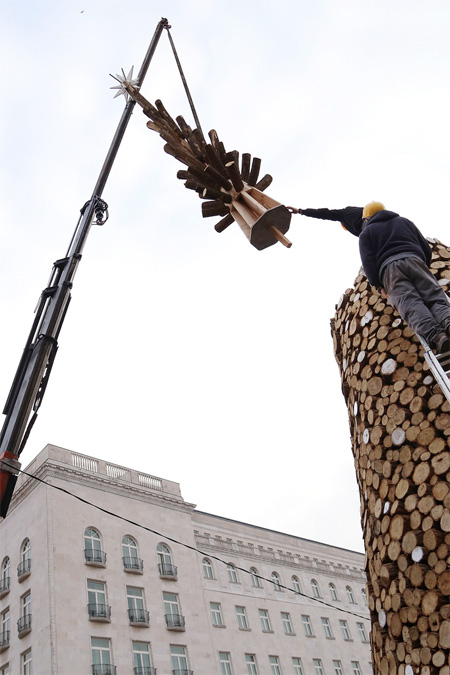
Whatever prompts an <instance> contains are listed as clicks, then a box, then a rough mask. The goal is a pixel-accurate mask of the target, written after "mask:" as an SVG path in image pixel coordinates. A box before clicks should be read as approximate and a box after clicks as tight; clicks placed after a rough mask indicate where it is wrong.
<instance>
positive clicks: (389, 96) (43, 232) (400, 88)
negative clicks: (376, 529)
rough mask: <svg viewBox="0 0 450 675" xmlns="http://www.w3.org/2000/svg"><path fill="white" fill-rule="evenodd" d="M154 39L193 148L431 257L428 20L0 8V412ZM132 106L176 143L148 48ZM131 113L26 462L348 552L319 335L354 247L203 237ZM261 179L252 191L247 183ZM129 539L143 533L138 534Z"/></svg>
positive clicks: (193, 199) (347, 8) (436, 113)
mask: <svg viewBox="0 0 450 675" xmlns="http://www.w3.org/2000/svg"><path fill="white" fill-rule="evenodd" d="M161 16H165V17H167V18H168V19H169V21H170V23H171V25H172V36H173V39H174V41H175V44H176V47H177V49H178V52H179V56H180V60H181V62H182V65H183V68H184V70H185V74H186V77H187V79H188V82H189V85H190V88H191V92H192V95H193V98H194V101H195V103H196V106H197V111H198V114H199V117H200V120H201V123H202V126H203V129H204V131H205V132H206V131H208V130H209V129H211V128H215V129H216V130H217V132H218V134H219V137H220V138H221V140H223V142H224V143H225V146H226V148H227V150H232V149H237V150H239V152H241V153H242V152H250V153H251V154H252V155H253V156H254V155H256V156H258V157H261V159H262V174H263V173H266V172H268V173H271V174H272V175H273V177H274V181H273V184H272V185H271V186H270V188H269V189H268V191H267V194H269V195H270V196H271V197H273V198H274V199H277V200H278V201H280V202H283V203H285V204H290V205H295V206H299V207H303V208H306V207H322V206H327V207H329V208H339V207H342V206H347V205H349V204H350V205H361V206H362V205H364V204H365V203H366V202H368V201H371V200H372V199H376V200H381V201H383V202H384V203H385V204H386V206H387V208H390V209H392V210H394V211H397V212H400V213H402V215H404V216H406V217H409V218H410V219H411V220H413V221H414V222H415V223H416V224H417V225H418V226H419V227H420V228H421V230H422V232H423V233H424V234H425V235H426V236H434V237H437V238H439V239H441V240H442V241H444V242H448V241H449V237H448V236H447V230H448V224H449V215H448V199H447V191H448V187H447V186H448V183H449V179H450V175H449V174H450V169H449V163H448V156H449V154H450V153H449V140H450V139H449V132H448V119H449V113H450V90H449V86H448V83H449V70H450V42H449V40H448V26H449V19H450V5H449V3H448V1H447V0H429V1H428V2H426V3H424V2H423V0H395V2H392V0H373V1H369V0H315V1H314V2H310V0H296V2H292V0H290V1H288V0H279V1H278V2H276V3H268V2H263V3H261V2H258V3H256V2H246V3H244V2H242V0H228V2H226V3H224V2H219V1H218V0H209V1H208V0H194V1H193V2H190V3H185V2H180V1H179V2H175V1H172V2H161V1H156V0H128V1H127V2H126V3H125V2H118V1H116V0H104V1H100V0H64V2H59V1H56V0H46V1H45V0H35V1H34V2H28V3H23V2H17V1H16V0H0V59H1V62H2V64H3V68H2V70H3V85H2V94H1V97H2V105H1V107H0V116H1V119H0V148H1V150H0V237H1V242H2V246H1V253H0V256H1V258H0V306H1V311H2V332H1V345H2V350H1V354H2V356H1V358H0V401H1V403H2V404H3V402H4V401H5V400H6V397H7V394H8V391H9V387H10V385H11V382H12V379H13V376H14V373H15V370H16V367H17V365H18V362H19V359H20V355H21V352H22V349H23V347H24V345H25V341H26V338H27V335H28V332H29V330H30V328H31V323H32V320H33V310H34V307H35V304H36V301H37V299H38V297H39V294H40V292H41V290H42V289H43V288H44V287H45V286H46V283H47V279H48V277H49V275H50V272H51V268H52V263H53V261H54V260H56V259H58V258H61V257H63V256H64V255H65V252H66V250H67V247H68V244H69V241H70V238H71V236H72V232H73V230H74V228H75V224H76V221H77V219H78V214H79V210H80V208H81V207H82V205H83V204H84V202H85V201H86V200H88V199H89V198H90V196H91V193H92V190H93V187H94V185H95V182H96V180H97V177H98V174H99V172H100V169H101V166H102V164H103V160H104V158H105V155H106V152H107V150H108V148H109V145H110V142H111V140H112V137H113V134H114V131H115V129H116V126H117V123H118V121H119V118H120V116H121V113H122V110H123V105H124V103H123V99H122V98H119V99H115V100H114V99H113V94H114V92H111V91H110V89H109V88H110V87H111V86H113V85H114V84H115V83H114V82H113V81H112V80H111V78H110V77H109V73H117V72H120V69H121V68H124V70H125V71H126V72H128V69H129V68H130V66H131V65H133V64H134V66H135V72H136V71H137V70H138V69H139V67H140V64H141V62H142V59H143V57H144V55H145V52H146V50H147V47H148V44H149V42H150V39H151V37H152V35H153V33H154V30H155V28H156V25H157V23H158V21H159V20H160V18H161ZM142 91H143V94H144V95H145V96H146V97H147V98H148V99H150V100H152V101H154V100H155V99H157V98H161V99H162V101H163V102H164V104H165V105H166V107H167V108H168V110H169V112H170V113H171V114H172V115H173V116H176V115H179V114H183V115H184V116H185V117H186V119H188V120H189V121H191V115H190V111H189V106H188V103H187V101H186V98H185V94H184V90H183V88H182V84H181V81H180V79H179V76H178V73H177V71H176V66H175V62H174V59H173V56H172V53H171V51H170V46H169V42H168V39H167V36H166V35H165V34H163V35H162V38H161V41H160V44H159V46H158V49H157V52H156V54H155V57H154V59H153V62H152V64H151V66H150V69H149V72H148V75H147V79H146V82H145V84H144V87H143V90H142ZM179 168H182V166H181V165H180V164H179V163H178V162H176V161H175V160H174V159H173V158H171V157H169V156H168V155H166V154H165V153H164V151H163V142H162V140H161V139H160V138H159V137H158V136H157V135H156V134H154V133H153V132H150V131H149V130H148V129H147V128H146V126H145V118H144V117H143V116H142V114H141V112H140V111H139V110H138V109H136V112H135V114H134V115H133V118H132V120H131V122H130V125H129V128H128V131H127V133H126V135H125V139H124V141H123V144H122V147H121V150H120V152H119V156H118V159H117V161H116V164H115V166H114V168H113V171H112V174H111V177H110V180H109V182H108V184H107V186H106V189H105V191H104V193H103V197H104V199H105V200H106V201H107V202H108V204H109V208H110V220H109V221H108V223H107V224H106V226H105V227H103V228H93V230H92V231H91V234H90V237H89V239H88V242H87V245H86V248H85V251H84V255H83V260H82V262H81V265H80V268H79V271H78V274H77V277H76V279H75V284H74V289H73V299H72V303H71V305H70V308H69V312H68V315H67V318H66V321H65V324H64V327H63V329H62V332H61V335H60V348H59V352H58V355H57V358H56V362H55V366H54V369H53V373H52V376H51V379H50V383H49V387H48V390H47V393H46V396H45V400H44V403H43V405H42V407H41V410H40V414H39V418H38V421H37V423H36V425H35V427H34V429H33V432H32V434H31V437H30V440H29V442H28V445H27V448H26V450H25V452H24V453H23V454H22V461H23V463H24V464H27V463H28V462H29V461H31V459H32V458H33V457H34V456H35V455H36V454H37V453H38V452H39V451H40V450H41V449H42V448H43V447H44V446H45V445H46V444H47V443H53V444H56V445H61V446H63V447H66V448H69V449H71V450H74V451H77V452H80V453H85V454H89V455H93V456H95V457H100V458H102V459H105V460H108V461H111V462H113V463H117V464H122V465H125V466H130V467H133V468H136V469H139V470H142V471H144V472H147V473H151V474H153V475H156V476H161V477H164V478H168V479H170V480H175V481H178V482H180V483H181V489H182V494H183V496H184V498H185V499H186V500H188V501H192V502H194V503H196V504H197V507H198V508H199V509H200V510H203V511H208V512H211V513H216V514H219V515H222V516H227V517H230V518H234V519H237V520H243V521H246V522H250V523H254V524H257V525H261V526H264V527H268V528H273V529H277V530H281V531H284V532H288V533H291V534H295V535H298V536H302V537H307V538H310V539H316V540H319V541H324V542H327V543H330V544H335V545H338V546H343V547H347V548H352V549H355V550H362V540H361V530H360V524H359V498H358V494H357V487H356V480H355V473H354V468H353V459H352V454H351V446H350V439H349V431H348V422H347V412H346V408H345V405H344V399H343V397H342V394H341V391H340V380H339V373H338V368H337V365H336V362H335V360H334V356H333V346H332V340H331V337H330V328H329V321H330V318H331V317H332V316H333V315H334V311H335V304H336V302H337V301H338V300H339V297H340V295H341V294H342V292H343V291H344V290H345V289H346V288H348V287H349V286H351V285H352V284H353V280H354V278H355V277H356V275H357V273H358V270H359V265H360V263H359V256H358V242H357V239H356V238H354V237H352V236H351V235H349V234H347V233H345V232H344V231H343V230H342V228H340V226H339V225H338V224H334V223H327V222H322V221H317V220H312V219H307V218H304V217H301V216H294V217H293V219H292V227H291V230H290V233H289V235H288V236H289V237H290V238H291V239H292V241H293V243H294V245H293V246H292V248H291V249H290V250H287V249H285V248H284V247H282V246H281V245H277V246H275V247H272V248H269V249H267V250H265V251H262V252H258V251H257V250H256V249H254V248H253V247H251V246H250V244H249V243H248V242H247V240H246V239H245V237H244V235H243V234H242V233H241V231H240V230H239V228H238V227H237V225H232V226H231V227H230V228H228V230H226V231H225V232H224V233H223V234H221V235H219V234H217V233H216V232H215V231H214V227H213V226H214V224H215V222H217V220H218V219H217V218H210V219H203V218H202V217H201V201H200V200H199V199H198V198H197V196H196V195H195V193H193V192H191V191H188V190H186V189H185V188H184V187H183V184H182V182H181V181H179V180H177V178H176V173H177V171H178V169H179ZM262 174H261V175H262ZM137 517H138V514H137Z"/></svg>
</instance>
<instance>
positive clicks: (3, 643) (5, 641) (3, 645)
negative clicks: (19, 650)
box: [0, 630, 9, 652]
mask: <svg viewBox="0 0 450 675" xmlns="http://www.w3.org/2000/svg"><path fill="white" fill-rule="evenodd" d="M8 647H9V630H4V631H3V633H0V652H4V651H5V649H8Z"/></svg>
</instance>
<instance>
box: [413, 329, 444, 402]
mask: <svg viewBox="0 0 450 675" xmlns="http://www.w3.org/2000/svg"><path fill="white" fill-rule="evenodd" d="M418 338H419V340H420V342H421V343H422V347H423V348H424V350H425V353H424V356H425V361H426V362H427V363H428V365H429V366H430V370H431V372H432V374H433V376H434V379H435V380H436V382H437V383H438V385H439V387H440V388H441V390H442V393H443V394H444V396H445V398H446V399H447V401H448V402H449V403H450V379H449V377H450V352H446V353H445V354H437V355H436V354H434V353H433V352H432V351H431V347H430V345H429V344H428V342H427V341H426V340H424V338H423V337H421V336H420V335H418Z"/></svg>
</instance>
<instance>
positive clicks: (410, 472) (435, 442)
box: [331, 241, 450, 675]
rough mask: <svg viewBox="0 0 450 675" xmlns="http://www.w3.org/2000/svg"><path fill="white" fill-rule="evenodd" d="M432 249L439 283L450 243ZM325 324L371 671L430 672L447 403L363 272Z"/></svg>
mask: <svg viewBox="0 0 450 675" xmlns="http://www.w3.org/2000/svg"><path fill="white" fill-rule="evenodd" d="M432 251H433V260H432V263H431V270H432V272H433V273H434V274H435V276H436V278H437V279H438V281H439V283H440V284H441V285H442V286H443V288H444V290H446V289H447V280H450V249H449V248H447V247H446V246H444V245H443V244H441V243H440V242H438V241H433V242H432ZM331 327H332V335H333V343H334V351H335V356H336V360H337V362H338V365H339V369H340V374H341V380H342V391H343V394H344V397H345V400H346V403H347V408H348V416H349V423H350V432H351V439H352V450H353V454H354V458H355V467H356V474H357V481H358V485H359V490H360V497H361V521H362V528H363V534H364V541H365V549H366V572H367V576H368V591H369V608H370V611H371V619H372V634H371V642H372V651H373V659H374V664H375V668H376V671H375V672H381V673H391V672H392V673H394V672H395V673H401V674H402V675H403V674H405V675H406V673H411V675H412V673H415V672H421V670H420V669H421V668H423V667H429V668H430V670H429V671H428V672H434V671H435V669H436V668H440V667H442V666H443V665H445V664H448V663H449V656H450V637H449V636H450V605H449V604H448V594H449V592H450V572H449V571H448V569H447V567H448V565H447V560H448V557H449V554H450V486H449V482H450V454H449V452H448V450H449V437H450V404H449V403H448V401H447V400H446V398H445V396H444V395H443V393H442V391H441V389H440V388H439V385H438V384H437V383H436V381H435V379H434V377H433V376H432V375H431V373H430V369H429V366H428V364H427V363H426V361H425V359H424V350H423V347H422V345H421V343H420V341H419V339H418V338H417V337H416V335H415V334H414V333H413V331H412V330H411V329H410V328H409V327H408V326H407V325H406V324H405V323H404V321H402V319H400V318H399V316H398V314H397V312H396V310H395V309H394V308H393V307H392V306H390V305H389V303H388V302H387V300H386V299H384V298H383V297H382V296H381V295H380V294H379V293H378V292H377V291H375V290H374V289H373V288H372V287H371V286H370V285H369V283H368V281H367V279H366V277H365V275H364V274H363V273H362V272H361V274H360V275H359V276H358V277H357V278H356V280H355V285H354V287H353V288H351V289H347V291H346V292H345V293H344V295H343V296H342V298H341V300H340V301H339V304H338V305H337V306H336V314H335V317H334V318H333V319H332V321H331ZM436 672H438V671H437V670H436Z"/></svg>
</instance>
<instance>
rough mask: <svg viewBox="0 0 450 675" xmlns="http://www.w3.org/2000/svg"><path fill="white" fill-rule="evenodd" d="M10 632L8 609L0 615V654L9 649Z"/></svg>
mask: <svg viewBox="0 0 450 675" xmlns="http://www.w3.org/2000/svg"><path fill="white" fill-rule="evenodd" d="M10 632H11V614H10V611H9V609H5V610H3V612H2V613H1V624H0V652H3V651H4V650H5V649H7V648H8V647H9V636H10Z"/></svg>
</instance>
